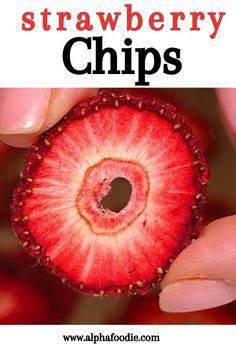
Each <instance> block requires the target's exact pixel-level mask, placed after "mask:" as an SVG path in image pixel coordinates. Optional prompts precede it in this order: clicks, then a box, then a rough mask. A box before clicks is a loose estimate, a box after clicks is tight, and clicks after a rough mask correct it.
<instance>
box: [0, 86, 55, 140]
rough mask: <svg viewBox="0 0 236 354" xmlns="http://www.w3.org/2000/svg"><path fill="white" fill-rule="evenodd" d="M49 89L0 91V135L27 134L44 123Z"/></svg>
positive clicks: (36, 129)
mask: <svg viewBox="0 0 236 354" xmlns="http://www.w3.org/2000/svg"><path fill="white" fill-rule="evenodd" d="M49 97H50V89H37V88H33V89H28V88H23V89H0V134H29V133H32V132H35V131H38V130H39V129H40V128H41V127H42V126H43V123H44V112H45V110H46V108H47V105H48V102H49Z"/></svg>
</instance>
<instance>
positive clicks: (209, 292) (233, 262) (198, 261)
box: [160, 215, 236, 312]
mask: <svg viewBox="0 0 236 354" xmlns="http://www.w3.org/2000/svg"><path fill="white" fill-rule="evenodd" d="M161 288H162V292H161V294H160V307H161V309H162V310H163V311H167V312H190V311H196V310H203V309H206V308H211V307H216V306H221V305H224V304H227V303H229V302H231V301H233V300H235V299H236V215H234V216H229V217H226V218H223V219H219V220H216V221H214V222H212V223H211V224H209V225H207V226H206V227H205V229H204V230H203V232H202V234H201V236H200V238H199V239H198V240H196V241H195V242H194V243H192V244H191V245H190V246H189V247H187V248H186V249H185V250H184V251H183V252H182V253H181V254H180V255H179V256H178V257H177V258H176V260H175V261H174V263H173V264H172V266H171V267H170V269H169V272H168V273H167V275H166V276H165V278H164V279H163V281H162V284H161Z"/></svg>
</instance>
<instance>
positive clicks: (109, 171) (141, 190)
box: [77, 158, 149, 235]
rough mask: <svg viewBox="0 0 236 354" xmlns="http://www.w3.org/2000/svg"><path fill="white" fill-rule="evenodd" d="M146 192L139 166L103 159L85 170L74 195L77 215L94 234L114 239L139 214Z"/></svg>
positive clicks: (143, 206) (146, 181) (146, 185)
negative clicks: (111, 236)
mask: <svg viewBox="0 0 236 354" xmlns="http://www.w3.org/2000/svg"><path fill="white" fill-rule="evenodd" d="M148 191H149V181H148V176H147V173H146V171H145V170H144V169H143V167H142V166H141V165H140V164H138V163H136V162H133V161H125V160H118V159H112V158H106V159H103V160H101V161H100V162H99V163H98V164H96V165H94V166H92V167H90V168H88V169H87V171H86V173H85V176H84V181H83V184H82V187H81V189H80V190H79V192H78V197H77V208H78V212H79V214H80V215H81V216H82V217H83V218H84V219H85V220H86V222H87V223H88V224H89V226H90V228H91V230H92V231H93V232H94V233H96V234H103V235H114V234H116V233H118V232H120V231H122V230H123V229H124V228H126V227H127V226H128V225H130V224H131V223H132V222H133V221H134V220H135V219H136V218H137V217H138V216H139V215H140V214H141V213H142V211H143V210H144V209H145V206H146V202H147V197H148ZM118 194H120V197H119V198H117V196H118ZM117 200H118V204H115V203H114V202H115V201H117Z"/></svg>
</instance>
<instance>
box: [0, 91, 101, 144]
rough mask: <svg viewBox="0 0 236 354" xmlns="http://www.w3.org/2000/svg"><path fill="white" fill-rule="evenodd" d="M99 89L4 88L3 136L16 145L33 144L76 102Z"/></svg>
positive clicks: (0, 131) (0, 134) (1, 103)
mask: <svg viewBox="0 0 236 354" xmlns="http://www.w3.org/2000/svg"><path fill="white" fill-rule="evenodd" d="M96 91H97V90H96V89H88V88H80V89H69V88H66V89H64V88H60V89H52V88H31V89H28V88H21V89H1V90H0V138H1V139H2V140H3V141H4V142H6V143H7V144H10V145H13V146H18V147H24V146H29V145H31V143H32V142H33V141H34V140H35V138H36V137H37V136H38V135H39V134H41V133H42V132H43V131H45V130H47V129H49V128H50V127H52V126H53V125H54V124H56V123H57V122H58V121H59V120H60V119H61V118H62V117H63V116H64V115H65V114H66V113H67V112H68V111H69V110H70V109H71V108H72V107H73V106H74V105H75V104H76V103H78V102H79V101H81V100H83V99H85V98H87V97H88V96H92V95H93V94H95V93H96Z"/></svg>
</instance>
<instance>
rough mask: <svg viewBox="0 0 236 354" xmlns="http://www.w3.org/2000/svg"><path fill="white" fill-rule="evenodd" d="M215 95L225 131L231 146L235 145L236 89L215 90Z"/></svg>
mask: <svg viewBox="0 0 236 354" xmlns="http://www.w3.org/2000/svg"><path fill="white" fill-rule="evenodd" d="M216 94H217V97H218V100H219V103H220V108H221V110H222V118H223V121H224V123H225V127H226V130H227V132H228V134H229V137H230V138H231V140H232V142H233V144H234V145H236V89H226V88H222V89H217V90H216Z"/></svg>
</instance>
